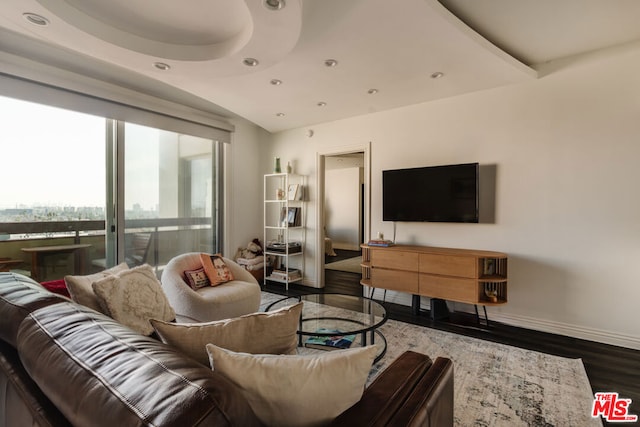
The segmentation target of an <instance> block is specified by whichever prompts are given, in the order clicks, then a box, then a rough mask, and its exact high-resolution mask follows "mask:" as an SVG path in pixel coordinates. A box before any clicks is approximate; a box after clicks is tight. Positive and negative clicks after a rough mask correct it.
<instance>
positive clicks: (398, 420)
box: [0, 273, 453, 427]
mask: <svg viewBox="0 0 640 427" xmlns="http://www.w3.org/2000/svg"><path fill="white" fill-rule="evenodd" d="M71 425H73V426H114V425H117V426H142V425H154V426H180V427H185V426H214V425H215V426H218V425H220V426H231V425H237V426H252V425H260V422H259V420H258V419H257V418H256V416H255V414H254V413H253V411H252V410H251V408H250V406H249V405H248V403H247V401H246V400H245V399H244V398H243V396H242V394H241V391H240V390H239V389H238V388H237V387H236V386H234V385H233V384H232V383H230V382H229V381H227V380H226V379H225V378H223V377H221V376H220V375H218V374H217V373H216V372H214V371H212V370H211V369H209V368H208V367H205V366H203V365H200V364H199V363H197V362H196V361H194V360H192V359H189V358H188V357H186V356H183V355H182V354H181V353H179V352H178V351H177V350H175V349H173V348H172V347H170V346H167V345H165V344H163V343H161V342H159V341H157V340H155V339H153V338H149V337H145V336H142V335H139V334H137V333H135V332H133V331H132V330H130V329H128V328H126V327H125V326H122V325H120V324H119V323H117V322H115V321H114V320H113V319H110V318H109V317H107V316H104V315H102V314H100V313H97V312H95V311H93V310H91V309H89V308H86V307H83V306H81V305H78V304H75V303H73V302H71V301H70V300H69V299H66V298H64V297H62V296H59V295H56V294H53V293H50V292H49V291H47V290H45V289H44V288H42V287H41V286H40V285H39V284H38V283H36V282H34V281H32V280H31V279H29V278H27V277H24V276H20V275H17V274H13V273H0V427H3V426H12V427H22V426H71ZM333 425H344V426H356V425H358V426H368V425H376V426H378V425H379V426H387V425H389V426H390V425H394V426H418V425H420V426H438V427H440V426H451V425H453V365H452V362H451V361H450V360H448V359H443V358H438V359H436V361H435V362H433V363H432V362H431V360H430V359H429V358H428V357H427V356H425V355H422V354H419V353H414V352H406V353H404V354H403V355H402V356H401V357H399V358H398V359H397V360H395V361H394V362H393V363H392V364H391V365H390V366H389V367H388V368H387V369H386V370H385V371H384V372H383V373H381V374H380V375H379V376H378V378H377V379H376V380H375V381H374V383H373V384H371V385H370V386H369V387H368V388H367V390H365V393H364V395H363V397H362V399H361V400H360V402H358V403H357V404H356V405H354V406H353V407H351V408H350V409H348V410H347V411H345V412H344V413H343V414H342V415H340V416H339V417H338V418H337V419H336V420H335V421H334V423H333Z"/></svg>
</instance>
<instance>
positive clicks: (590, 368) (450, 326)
mask: <svg viewBox="0 0 640 427" xmlns="http://www.w3.org/2000/svg"><path fill="white" fill-rule="evenodd" d="M339 259H341V257H332V258H331V259H330V260H329V262H332V261H338V260H339ZM325 283H326V286H325V288H324V289H315V288H309V287H306V286H294V285H290V286H289V291H288V293H287V292H286V291H285V290H284V287H283V285H282V284H272V283H268V284H267V285H266V286H265V290H267V291H269V292H274V293H279V294H283V295H287V294H288V295H300V294H306V293H317V292H327V293H342V294H349V295H362V286H361V285H360V275H359V274H354V273H347V272H342V271H334V270H325ZM385 307H386V309H387V312H388V314H389V318H391V319H395V320H399V321H402V322H407V323H411V324H415V325H421V326H425V327H428V328H434V329H439V330H443V331H448V332H453V333H458V334H461V335H466V336H471V337H475V338H480V339H484V340H487V341H493V342H497V343H502V344H506V345H511V346H515V347H520V348H524V349H528V350H534V351H539V352H542V353H547V354H553V355H556V356H561V357H569V358H580V359H582V362H583V364H584V367H585V370H586V372H587V376H588V377H589V382H590V383H591V388H592V391H593V392H597V391H603V392H608V391H613V392H618V393H619V395H620V397H621V398H625V399H631V400H632V404H631V408H630V413H632V414H636V415H640V351H638V350H631V349H627V348H623V347H617V346H612V345H607V344H601V343H596V342H592V341H586V340H581V339H577V338H571V337H566V336H562V335H556V334H550V333H545V332H539V331H534V330H530V329H525V328H519V327H514V326H509V325H505V324H502V323H499V322H490V324H489V326H486V325H484V324H482V325H478V323H477V321H476V318H475V316H472V315H469V314H466V313H452V314H451V315H450V317H449V319H445V320H436V321H434V320H431V318H430V316H429V312H428V311H423V312H421V313H420V314H419V315H417V316H416V315H414V314H413V313H412V310H411V307H407V306H403V305H398V304H391V303H385ZM489 319H491V311H490V309H489Z"/></svg>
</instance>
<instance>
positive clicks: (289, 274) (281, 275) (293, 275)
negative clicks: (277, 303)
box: [271, 268, 302, 280]
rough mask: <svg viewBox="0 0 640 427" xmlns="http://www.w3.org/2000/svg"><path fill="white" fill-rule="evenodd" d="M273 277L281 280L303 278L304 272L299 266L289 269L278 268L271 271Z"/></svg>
mask: <svg viewBox="0 0 640 427" xmlns="http://www.w3.org/2000/svg"><path fill="white" fill-rule="evenodd" d="M271 277H272V278H274V279H280V280H295V279H300V278H302V272H301V271H300V270H298V269H297V268H290V269H289V270H288V271H287V270H284V269H278V268H276V269H274V270H273V271H272V272H271Z"/></svg>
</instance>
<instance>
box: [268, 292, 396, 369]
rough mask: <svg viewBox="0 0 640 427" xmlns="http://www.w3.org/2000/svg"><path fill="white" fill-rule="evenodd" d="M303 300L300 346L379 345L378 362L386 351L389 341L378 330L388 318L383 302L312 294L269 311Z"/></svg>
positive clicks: (285, 300)
mask: <svg viewBox="0 0 640 427" xmlns="http://www.w3.org/2000/svg"><path fill="white" fill-rule="evenodd" d="M298 301H302V302H303V308H302V316H301V318H300V326H299V327H298V336H299V338H298V344H299V345H300V346H301V347H310V348H319V349H325V348H326V349H327V350H334V349H336V348H337V349H340V348H349V347H351V345H359V346H363V347H364V346H366V345H376V346H378V347H379V348H378V354H377V355H376V359H375V361H376V362H377V361H379V360H380V359H382V357H383V356H384V355H385V353H386V352H387V340H386V338H385V337H384V335H383V334H382V332H380V331H379V330H378V328H380V326H382V325H383V324H384V323H385V322H386V321H387V311H386V310H385V308H384V307H383V306H382V304H380V303H378V302H376V301H374V300H372V299H369V298H365V297H359V296H353V295H342V294H311V295H302V296H297V297H288V298H283V299H281V300H278V301H276V302H274V303H272V304H270V305H269V306H267V307H266V311H271V310H276V309H278V308H282V307H285V306H288V305H292V304H296V303H297V302H298Z"/></svg>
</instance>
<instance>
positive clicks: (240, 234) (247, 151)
mask: <svg viewBox="0 0 640 427" xmlns="http://www.w3.org/2000/svg"><path fill="white" fill-rule="evenodd" d="M230 122H231V123H232V124H233V125H234V126H235V128H236V129H235V132H233V134H232V141H231V144H225V176H224V179H225V189H224V192H225V194H224V198H225V206H226V209H225V212H224V224H225V226H224V228H225V241H224V244H223V248H224V249H223V254H224V255H225V256H227V257H230V258H232V257H233V256H234V255H235V253H236V250H237V249H238V248H239V247H246V246H247V243H249V242H250V241H252V240H253V239H255V238H256V237H257V238H259V239H260V241H262V234H263V233H262V220H263V212H262V210H263V202H262V176H263V174H264V173H266V172H269V171H268V170H267V171H265V169H264V167H263V163H264V150H265V146H267V145H268V144H269V133H268V132H266V131H265V130H264V129H262V128H260V127H258V126H255V125H253V124H252V123H250V122H248V121H246V120H243V119H233V120H230ZM285 164H286V163H285ZM269 167H270V166H269Z"/></svg>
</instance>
